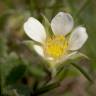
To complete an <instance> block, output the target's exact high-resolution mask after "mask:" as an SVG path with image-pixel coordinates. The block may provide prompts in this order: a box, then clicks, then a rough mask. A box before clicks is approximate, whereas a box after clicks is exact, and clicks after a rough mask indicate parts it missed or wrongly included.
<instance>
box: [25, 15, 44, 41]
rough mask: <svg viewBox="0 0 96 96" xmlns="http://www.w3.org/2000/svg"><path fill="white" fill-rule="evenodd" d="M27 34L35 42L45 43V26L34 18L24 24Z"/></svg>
mask: <svg viewBox="0 0 96 96" xmlns="http://www.w3.org/2000/svg"><path fill="white" fill-rule="evenodd" d="M24 30H25V33H26V34H27V35H28V36H29V37H30V38H31V39H33V40H35V41H38V42H41V43H43V41H44V40H45V39H46V33H45V29H44V27H43V25H42V24H41V23H40V22H39V21H38V20H36V19H35V18H33V17H30V18H29V19H28V20H27V21H26V22H25V23H24Z"/></svg>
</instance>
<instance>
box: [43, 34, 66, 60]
mask: <svg viewBox="0 0 96 96" xmlns="http://www.w3.org/2000/svg"><path fill="white" fill-rule="evenodd" d="M67 49H68V42H67V40H66V39H65V37H64V36H62V35H60V36H55V37H52V38H47V39H46V42H45V44H44V53H45V56H47V57H52V58H55V59H56V58H60V57H62V56H64V55H66V54H67Z"/></svg>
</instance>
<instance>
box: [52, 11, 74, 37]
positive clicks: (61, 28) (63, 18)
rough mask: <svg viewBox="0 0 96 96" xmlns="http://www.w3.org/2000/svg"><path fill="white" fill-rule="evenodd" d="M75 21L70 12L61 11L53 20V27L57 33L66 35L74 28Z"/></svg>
mask: <svg viewBox="0 0 96 96" xmlns="http://www.w3.org/2000/svg"><path fill="white" fill-rule="evenodd" d="M73 25H74V22H73V18H72V16H71V15H70V14H68V13H64V12H59V13H58V14H57V15H56V16H55V17H54V18H53V19H52V21H51V27H52V30H53V32H54V34H56V35H58V34H59V35H60V34H63V35H66V34H68V33H69V32H70V31H71V30H72V28H73Z"/></svg>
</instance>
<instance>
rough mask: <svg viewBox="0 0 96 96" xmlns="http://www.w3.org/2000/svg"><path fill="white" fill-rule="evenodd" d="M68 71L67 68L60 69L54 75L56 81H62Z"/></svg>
mask: <svg viewBox="0 0 96 96" xmlns="http://www.w3.org/2000/svg"><path fill="white" fill-rule="evenodd" d="M68 71H69V68H68V66H63V67H62V68H60V70H59V71H58V72H57V74H56V78H57V80H58V81H62V80H63V79H64V78H65V77H66V76H67V73H68Z"/></svg>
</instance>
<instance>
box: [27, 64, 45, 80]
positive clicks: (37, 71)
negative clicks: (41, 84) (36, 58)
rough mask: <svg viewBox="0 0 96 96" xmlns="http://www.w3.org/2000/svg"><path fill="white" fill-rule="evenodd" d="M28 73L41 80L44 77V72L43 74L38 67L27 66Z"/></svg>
mask: <svg viewBox="0 0 96 96" xmlns="http://www.w3.org/2000/svg"><path fill="white" fill-rule="evenodd" d="M28 72H29V74H30V75H32V76H34V77H35V78H38V79H41V78H43V77H45V76H46V72H44V70H43V69H42V68H40V67H38V66H37V67H35V66H34V67H33V66H28Z"/></svg>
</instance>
